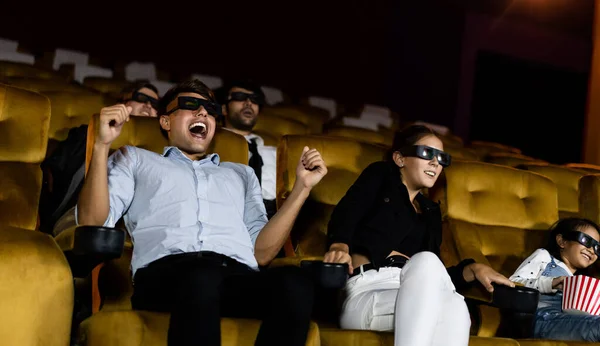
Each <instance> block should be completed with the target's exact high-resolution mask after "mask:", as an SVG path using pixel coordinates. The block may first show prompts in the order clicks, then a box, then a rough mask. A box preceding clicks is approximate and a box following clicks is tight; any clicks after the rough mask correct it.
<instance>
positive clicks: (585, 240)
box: [563, 231, 600, 256]
mask: <svg viewBox="0 0 600 346" xmlns="http://www.w3.org/2000/svg"><path fill="white" fill-rule="evenodd" d="M563 238H564V239H566V240H571V241H576V242H578V243H579V244H581V245H583V246H585V247H586V248H591V249H593V250H594V253H595V254H596V255H597V256H600V243H598V241H597V240H596V239H594V238H592V237H590V236H589V235H587V234H585V233H583V232H578V231H571V232H567V233H565V234H563Z"/></svg>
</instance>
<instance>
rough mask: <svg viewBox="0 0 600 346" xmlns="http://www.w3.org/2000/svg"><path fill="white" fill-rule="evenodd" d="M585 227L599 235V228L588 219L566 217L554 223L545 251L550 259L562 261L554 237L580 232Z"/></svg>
mask: <svg viewBox="0 0 600 346" xmlns="http://www.w3.org/2000/svg"><path fill="white" fill-rule="evenodd" d="M587 227H593V228H594V229H595V230H596V232H598V234H599V235H600V227H599V226H598V225H597V224H596V223H595V222H594V221H592V220H589V219H585V218H580V217H567V218H564V219H560V220H558V221H556V222H555V223H554V225H552V226H551V227H550V238H549V239H548V245H546V250H548V252H549V253H550V255H552V257H554V258H557V259H560V260H561V261H562V257H561V255H560V246H558V243H557V242H556V236H557V235H559V234H560V235H562V236H563V237H564V235H565V234H566V233H568V232H572V231H579V232H582V230H583V229H584V228H587Z"/></svg>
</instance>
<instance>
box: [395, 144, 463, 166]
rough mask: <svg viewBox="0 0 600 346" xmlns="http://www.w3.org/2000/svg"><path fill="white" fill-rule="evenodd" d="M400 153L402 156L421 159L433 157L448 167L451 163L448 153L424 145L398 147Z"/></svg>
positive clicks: (431, 158)
mask: <svg viewBox="0 0 600 346" xmlns="http://www.w3.org/2000/svg"><path fill="white" fill-rule="evenodd" d="M400 153H401V154H402V155H404V156H414V157H418V158H421V159H423V160H433V158H434V157H435V158H436V159H437V160H438V162H439V163H440V165H441V166H442V167H448V166H450V163H452V157H451V156H450V154H448V153H446V152H444V151H441V150H438V149H435V148H432V147H428V146H426V145H413V146H410V147H405V148H402V149H400Z"/></svg>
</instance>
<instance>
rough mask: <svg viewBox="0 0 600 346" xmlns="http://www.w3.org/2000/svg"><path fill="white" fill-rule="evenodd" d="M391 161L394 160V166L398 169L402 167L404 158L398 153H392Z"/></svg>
mask: <svg viewBox="0 0 600 346" xmlns="http://www.w3.org/2000/svg"><path fill="white" fill-rule="evenodd" d="M392 159H393V160H394V163H395V164H396V166H398V167H400V168H402V167H404V156H402V154H400V152H399V151H394V153H393V154H392Z"/></svg>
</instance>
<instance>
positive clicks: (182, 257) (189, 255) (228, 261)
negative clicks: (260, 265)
mask: <svg viewBox="0 0 600 346" xmlns="http://www.w3.org/2000/svg"><path fill="white" fill-rule="evenodd" d="M193 258H204V259H206V260H210V261H212V262H215V263H216V264H217V265H219V266H222V267H242V268H243V267H246V268H248V269H250V267H248V266H247V265H245V264H243V263H241V262H238V261H236V260H235V259H233V258H231V257H229V256H225V255H222V254H220V253H216V252H212V251H198V252H186V253H178V254H173V255H167V256H164V257H162V258H159V259H157V260H156V261H154V262H151V263H150V264H149V265H148V267H155V266H161V265H172V264H175V263H178V262H185V261H189V260H190V259H193Z"/></svg>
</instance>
